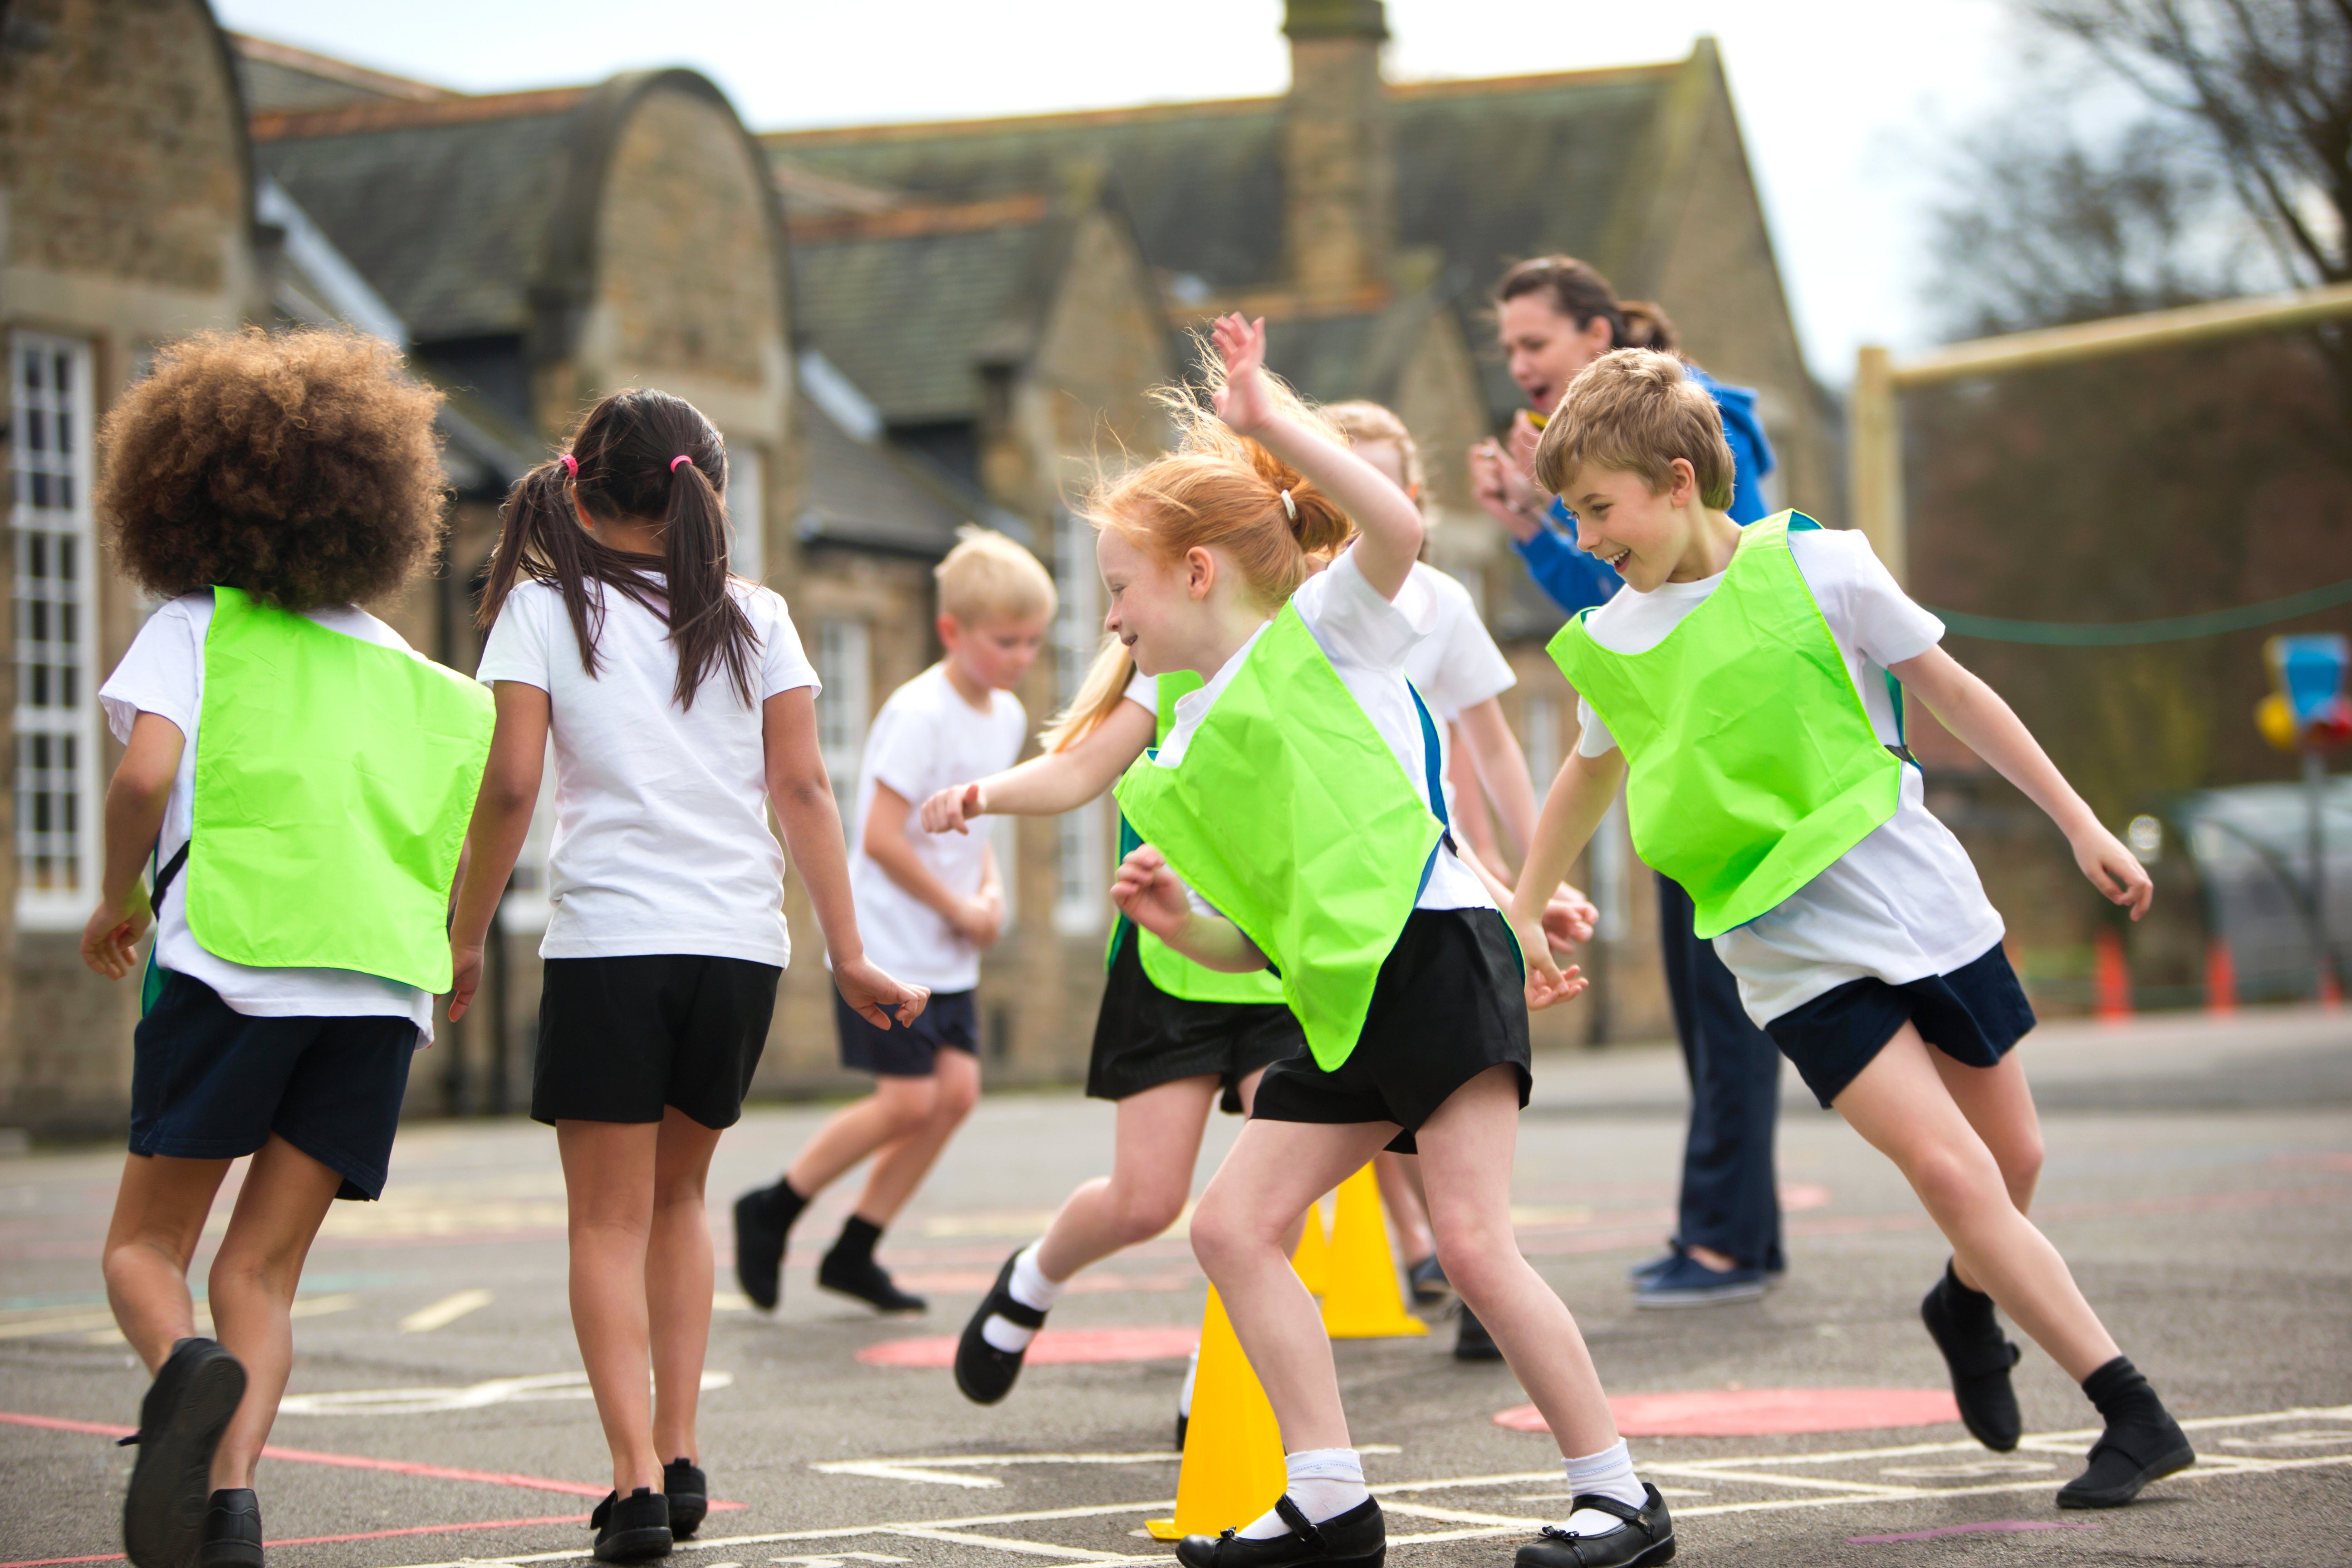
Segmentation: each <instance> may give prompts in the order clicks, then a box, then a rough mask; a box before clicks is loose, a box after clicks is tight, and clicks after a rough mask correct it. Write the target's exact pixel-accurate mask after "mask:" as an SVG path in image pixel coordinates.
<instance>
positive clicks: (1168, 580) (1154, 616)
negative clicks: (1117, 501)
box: [1095, 528, 1194, 675]
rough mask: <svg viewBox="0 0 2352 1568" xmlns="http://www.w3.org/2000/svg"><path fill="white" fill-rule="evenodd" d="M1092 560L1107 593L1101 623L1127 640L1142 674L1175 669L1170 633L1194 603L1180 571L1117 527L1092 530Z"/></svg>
mask: <svg viewBox="0 0 2352 1568" xmlns="http://www.w3.org/2000/svg"><path fill="white" fill-rule="evenodd" d="M1095 564H1096V565H1097V567H1098V568H1099V569H1100V570H1101V572H1102V580H1103V587H1104V589H1105V590H1106V591H1107V592H1108V595H1109V596H1110V604H1109V607H1108V609H1106V610H1105V611H1104V612H1103V628H1104V629H1105V630H1106V631H1108V632H1109V633H1110V634H1111V636H1113V637H1117V638H1118V640H1119V641H1121V642H1123V643H1125V644H1126V645H1127V647H1128V651H1129V653H1130V654H1132V655H1133V656H1134V658H1135V668H1138V669H1139V670H1141V671H1142V672H1143V673H1144V674H1146V675H1159V674H1161V673H1163V672H1164V671H1166V670H1170V669H1172V668H1176V666H1175V665H1174V663H1173V662H1172V661H1171V659H1172V653H1173V650H1172V648H1171V647H1170V644H1171V640H1172V638H1171V633H1172V632H1173V631H1174V630H1175V629H1176V627H1177V626H1178V624H1179V623H1180V621H1181V617H1182V616H1183V615H1184V613H1185V612H1186V611H1187V610H1190V609H1192V608H1193V607H1194V601H1193V599H1192V596H1191V595H1188V594H1187V593H1186V592H1185V591H1184V579H1183V577H1182V575H1181V573H1180V572H1179V570H1178V569H1177V568H1176V567H1174V566H1171V565H1169V564H1167V563H1162V562H1160V561H1158V560H1156V559H1154V558H1153V557H1151V556H1150V555H1148V554H1146V553H1145V552H1142V551H1141V550H1139V549H1138V548H1136V546H1135V544H1134V543H1133V542H1130V541H1129V539H1128V537H1127V536H1126V535H1125V534H1123V533H1121V532H1120V531H1118V529H1115V528H1106V529H1102V530H1100V531H1097V533H1096V534H1095Z"/></svg>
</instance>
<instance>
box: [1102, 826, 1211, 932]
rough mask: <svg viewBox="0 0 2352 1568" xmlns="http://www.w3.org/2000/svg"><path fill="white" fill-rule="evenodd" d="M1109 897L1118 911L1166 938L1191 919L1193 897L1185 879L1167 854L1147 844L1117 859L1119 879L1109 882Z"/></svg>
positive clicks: (1179, 929)
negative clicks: (1187, 892)
mask: <svg viewBox="0 0 2352 1568" xmlns="http://www.w3.org/2000/svg"><path fill="white" fill-rule="evenodd" d="M1110 901H1111V902H1112V903H1114V904H1117V905H1118V912H1119V913H1121V914H1123V915H1125V916H1126V917H1127V918H1128V919H1129V920H1131V921H1134V922H1135V923H1136V924H1137V925H1139V926H1141V927H1142V928H1143V929H1144V930H1145V931H1150V933H1151V934H1152V935H1154V936H1156V937H1158V938H1160V940H1161V941H1162V942H1166V941H1168V940H1170V939H1171V938H1172V937H1174V936H1176V935H1177V934H1178V933H1180V932H1181V931H1183V929H1184V928H1185V926H1187V925H1189V924H1190V923H1192V900H1189V899H1187V898H1186V897H1185V896H1184V883H1183V881H1182V879H1181V878H1179V877H1178V876H1177V875H1176V873H1175V872H1173V871H1171V870H1170V869H1169V868H1168V858H1167V857H1166V856H1164V855H1162V854H1160V851H1159V850H1157V849H1154V848H1153V847H1151V846H1150V845H1149V844H1146V845H1144V846H1142V847H1139V848H1138V849H1136V850H1135V851H1134V852H1133V853H1131V854H1129V856H1128V858H1126V859H1124V860H1122V861H1120V862H1119V863H1118V880H1117V881H1115V882H1113V883H1112V884H1111V885H1110Z"/></svg>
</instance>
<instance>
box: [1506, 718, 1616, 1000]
mask: <svg viewBox="0 0 2352 1568" xmlns="http://www.w3.org/2000/svg"><path fill="white" fill-rule="evenodd" d="M1624 780H1625V753H1624V752H1620V751H1616V750H1613V749H1612V750H1611V751H1610V752H1607V753H1605V754H1604V755H1601V756H1598V757H1588V756H1586V755H1585V754H1584V753H1583V752H1570V753H1569V757H1568V761H1567V762H1566V763H1562V764H1561V765H1560V770H1559V776H1558V777H1556V778H1554V779H1553V780H1552V781H1551V789H1550V791H1549V793H1548V794H1546V795H1545V796H1544V805H1543V812H1542V814H1541V815H1540V816H1538V817H1537V818H1536V833H1535V842H1534V843H1533V844H1530V845H1529V846H1528V863H1527V865H1526V866H1524V867H1523V868H1520V871H1519V886H1518V890H1517V892H1515V893H1513V894H1512V895H1511V907H1510V910H1509V914H1510V920H1511V930H1512V931H1514V932H1515V933H1516V934H1517V937H1518V939H1519V950H1520V952H1521V953H1522V954H1523V955H1524V956H1525V958H1526V959H1527V965H1528V1006H1530V1007H1549V1006H1550V1005H1552V1004H1553V1003H1555V1002H1564V1001H1566V1000H1567V999H1568V998H1569V997H1570V996H1573V995H1575V994H1577V993H1578V992H1580V991H1581V990H1583V989H1584V981H1583V979H1582V978H1581V977H1580V976H1579V975H1578V973H1577V972H1576V971H1575V970H1574V969H1572V968H1571V969H1568V970H1562V969H1560V968H1559V966H1558V965H1557V964H1555V963H1553V962H1552V957H1551V949H1550V944H1549V942H1546V941H1545V940H1544V931H1543V911H1544V905H1545V904H1546V903H1547V902H1548V901H1549V900H1550V898H1551V895H1552V889H1555V888H1557V887H1559V885H1560V883H1561V882H1563V881H1565V880H1566V879H1567V878H1568V871H1569V868H1570V867H1571V866H1573V865H1575V864H1576V858H1577V857H1578V856H1579V855H1581V854H1582V853H1584V847H1585V845H1586V844H1587V843H1589V842H1591V838H1592V833H1593V829H1595V828H1597V827H1599V826H1601V817H1603V816H1606V815H1608V811H1609V803H1610V802H1611V801H1612V800H1615V799H1616V798H1617V787H1618V785H1620V784H1622V783H1624Z"/></svg>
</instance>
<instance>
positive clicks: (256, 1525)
mask: <svg viewBox="0 0 2352 1568" xmlns="http://www.w3.org/2000/svg"><path fill="white" fill-rule="evenodd" d="M196 1568H261V1500H260V1499H258V1498H257V1497H255V1496H254V1495H253V1489H252V1488H251V1487H223V1488H222V1489H220V1490H218V1491H216V1492H215V1493H213V1500H212V1506H211V1507H209V1508H207V1509H206V1510H205V1532H204V1539H203V1541H202V1542H200V1543H199V1544H198V1545H197V1547H196Z"/></svg>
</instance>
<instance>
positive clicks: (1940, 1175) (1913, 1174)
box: [1903, 1148, 2009, 1215]
mask: <svg viewBox="0 0 2352 1568" xmlns="http://www.w3.org/2000/svg"><path fill="white" fill-rule="evenodd" d="M1903 1173H1904V1175H1905V1176H1906V1177H1907V1178H1909V1180H1910V1183H1911V1186H1912V1190H1913V1191H1915V1192H1916V1193H1917V1194H1919V1201H1920V1202H1921V1203H1923V1204H1925V1205H1927V1210H1928V1212H1929V1213H1930V1214H1935V1215H1948V1214H1959V1213H1964V1212H1966V1211H1967V1210H1969V1208H1971V1207H1973V1206H1975V1205H1979V1204H1982V1203H1984V1202H1986V1201H1987V1200H1989V1199H1992V1198H1995V1197H1999V1198H2002V1199H2006V1198H2007V1196H2008V1193H2009V1189H2008V1186H2007V1184H2005V1183H2004V1182H2003V1181H2002V1179H2001V1172H2000V1168H1999V1167H1998V1166H1997V1165H1996V1164H1995V1163H1993V1161H1992V1160H1991V1159H1990V1156H1989V1155H1987V1154H1985V1153H1984V1152H1981V1151H1977V1150H1960V1149H1945V1148H1935V1149H1925V1150H1920V1151H1918V1152H1915V1153H1913V1154H1912V1155H1911V1156H1910V1157H1909V1158H1907V1159H1906V1161H1905V1162H1904V1163H1903Z"/></svg>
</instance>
